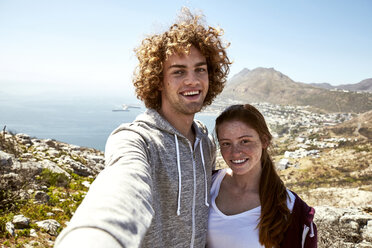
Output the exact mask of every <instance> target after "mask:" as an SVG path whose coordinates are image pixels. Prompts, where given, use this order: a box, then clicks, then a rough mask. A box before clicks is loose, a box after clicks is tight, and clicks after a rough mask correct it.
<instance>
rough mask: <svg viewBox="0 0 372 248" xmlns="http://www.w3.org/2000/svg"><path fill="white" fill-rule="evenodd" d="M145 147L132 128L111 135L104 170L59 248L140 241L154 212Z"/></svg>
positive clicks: (77, 212)
mask: <svg viewBox="0 0 372 248" xmlns="http://www.w3.org/2000/svg"><path fill="white" fill-rule="evenodd" d="M146 148H147V145H146V144H145V142H144V141H143V139H142V138H141V136H140V135H139V134H137V133H135V132H132V131H120V132H116V133H114V134H113V135H111V136H110V137H109V139H108V142H107V145H106V151H105V159H106V168H105V169H104V170H103V171H102V172H101V173H100V174H99V175H98V177H97V178H96V180H95V181H94V182H93V184H92V185H91V187H90V189H89V192H88V194H87V196H86V197H85V199H84V201H83V202H82V204H81V205H80V206H79V208H78V210H77V211H76V213H75V214H74V216H73V218H72V219H71V222H70V224H69V225H68V227H67V228H66V229H65V230H63V232H62V233H61V234H60V236H59V237H58V239H57V241H56V246H55V247H58V248H64V247H102V244H104V247H138V246H139V245H140V243H141V241H142V240H143V237H144V235H145V233H146V231H147V229H148V227H149V226H150V224H151V220H152V216H153V213H154V211H153V209H152V206H151V204H152V194H151V188H152V180H151V166H150V164H149V163H148V154H147V149H146ZM102 242H103V243H102Z"/></svg>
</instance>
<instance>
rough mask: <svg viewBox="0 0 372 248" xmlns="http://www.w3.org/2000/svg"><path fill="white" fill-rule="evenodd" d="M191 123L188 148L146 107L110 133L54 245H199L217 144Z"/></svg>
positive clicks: (203, 236) (204, 228)
mask: <svg viewBox="0 0 372 248" xmlns="http://www.w3.org/2000/svg"><path fill="white" fill-rule="evenodd" d="M193 127H194V130H195V132H196V140H195V143H194V146H192V144H191V142H190V141H189V140H188V139H186V137H184V136H183V135H182V134H181V133H179V132H178V131H177V130H176V129H175V128H174V127H173V126H171V125H170V124H169V123H168V122H167V121H166V120H165V119H164V118H163V117H162V116H160V115H159V113H158V112H157V111H155V110H147V111H146V112H145V113H144V114H141V115H139V116H138V117H137V119H136V120H135V121H134V122H132V123H129V124H122V125H121V126H119V127H118V128H117V129H116V130H115V131H113V132H112V134H111V135H110V137H109V139H108V141H107V144H106V151H105V159H106V168H105V169H104V170H103V171H102V172H101V173H100V174H99V176H98V177H97V178H96V180H95V181H94V183H93V184H92V186H91V187H90V190H89V192H88V194H87V196H86V197H85V199H84V201H83V202H82V204H81V205H80V206H79V208H78V210H77V211H76V213H75V214H74V216H73V218H72V219H71V222H70V224H69V225H68V227H67V228H66V229H65V230H63V232H62V233H61V234H60V235H59V237H58V239H57V241H56V246H55V247H71V245H72V244H73V247H162V248H163V247H204V246H205V242H206V231H207V219H208V206H209V204H208V202H209V190H210V182H211V180H210V179H211V171H212V166H213V165H214V162H215V146H214V144H213V142H211V139H209V137H208V133H207V129H206V128H205V126H204V125H202V124H201V123H200V122H198V121H194V122H193ZM86 239H88V242H89V241H91V242H89V244H88V243H87V241H86ZM83 240H85V241H83Z"/></svg>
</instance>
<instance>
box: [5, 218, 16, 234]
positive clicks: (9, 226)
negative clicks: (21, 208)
mask: <svg viewBox="0 0 372 248" xmlns="http://www.w3.org/2000/svg"><path fill="white" fill-rule="evenodd" d="M5 230H7V231H8V233H10V235H12V236H14V225H13V223H12V222H10V221H9V222H7V223H6V224H5Z"/></svg>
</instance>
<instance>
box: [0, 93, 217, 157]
mask: <svg viewBox="0 0 372 248" xmlns="http://www.w3.org/2000/svg"><path fill="white" fill-rule="evenodd" d="M123 104H126V105H129V106H131V105H133V106H136V108H128V109H127V111H113V110H119V109H121V108H122V105H123ZM0 106H1V107H0V128H1V130H3V128H4V127H5V126H6V131H10V132H12V133H24V134H27V135H30V136H31V137H32V138H37V139H53V140H56V141H59V142H64V143H68V144H72V145H77V146H81V147H89V148H94V149H97V150H101V151H104V148H105V144H106V140H107V138H108V136H109V135H110V133H111V132H112V131H113V130H114V129H115V128H117V127H118V126H119V125H120V124H122V123H128V122H132V121H133V120H134V119H135V118H136V117H137V116H138V115H139V114H141V113H143V112H145V110H146V107H145V106H144V104H143V103H142V102H141V101H139V100H138V99H136V98H135V97H122V96H109V95H106V96H87V95H85V96H72V95H65V96H57V95H55V96H52V95H49V96H48V97H40V96H39V97H37V96H33V97H30V96H27V97H26V96H19V95H18V96H17V95H7V97H2V98H1V99H0ZM215 117H216V116H214V115H210V114H203V113H198V114H197V115H196V116H195V119H198V120H200V121H202V122H203V123H204V124H205V125H206V126H207V128H208V130H209V132H212V131H213V128H214V120H215Z"/></svg>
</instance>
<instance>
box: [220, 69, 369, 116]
mask: <svg viewBox="0 0 372 248" xmlns="http://www.w3.org/2000/svg"><path fill="white" fill-rule="evenodd" d="M220 99H237V100H242V101H246V102H250V103H252V102H269V103H273V104H283V105H288V104H291V105H300V106H306V105H309V106H313V107H316V108H319V109H323V110H326V111H330V112H354V113H363V112H366V111H369V110H371V109H372V94H370V93H357V92H344V91H335V90H332V91H331V90H327V89H323V88H318V87H314V86H311V85H309V84H304V83H299V82H294V81H293V80H292V79H290V78H289V77H288V76H286V75H284V74H282V73H281V72H279V71H276V70H274V69H273V68H256V69H254V70H251V71H250V70H248V69H244V70H242V71H241V72H240V73H238V74H237V75H235V76H234V77H233V78H231V80H230V81H229V82H228V84H227V85H226V87H225V89H224V91H223V92H222V94H221V96H220Z"/></svg>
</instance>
